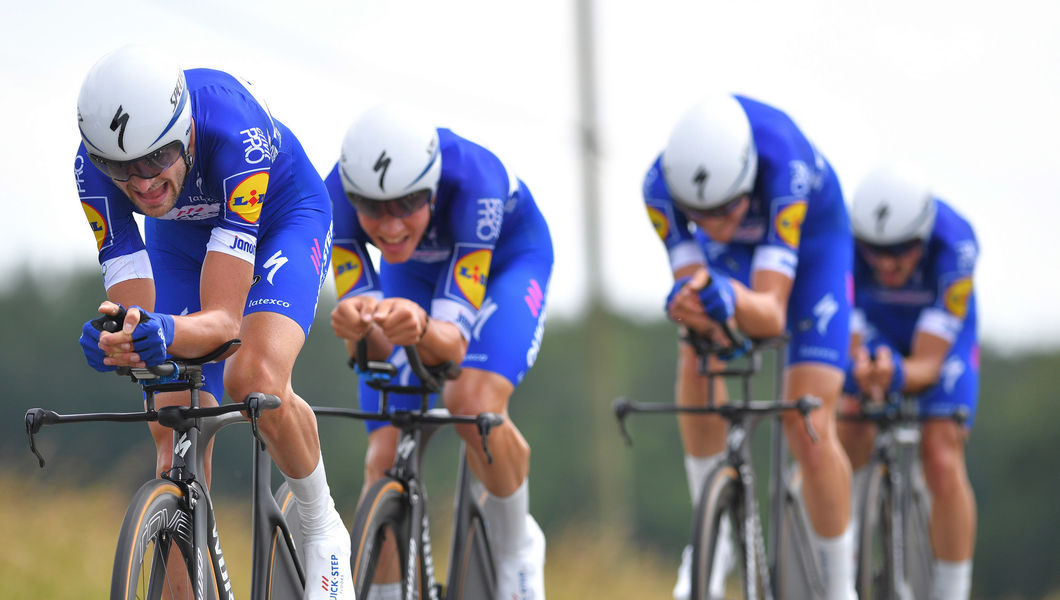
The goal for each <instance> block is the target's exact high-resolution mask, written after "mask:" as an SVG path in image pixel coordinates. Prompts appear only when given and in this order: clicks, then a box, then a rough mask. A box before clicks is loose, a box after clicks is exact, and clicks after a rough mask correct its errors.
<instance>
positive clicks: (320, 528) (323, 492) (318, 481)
mask: <svg viewBox="0 0 1060 600" xmlns="http://www.w3.org/2000/svg"><path fill="white" fill-rule="evenodd" d="M284 477H286V478H287V485H288V486H290V488H291V493H292V494H293V495H294V499H295V502H296V505H295V506H297V508H298V516H299V517H300V518H301V520H302V535H303V536H305V538H306V539H312V538H314V537H318V536H321V535H324V534H325V533H327V531H328V530H329V529H331V528H333V527H335V526H336V524H335V521H336V520H338V527H339V528H342V529H344V527H343V525H342V520H341V519H339V513H338V512H337V511H336V510H335V501H334V500H333V499H332V497H331V489H330V488H328V479H327V475H326V474H325V473H324V457H323V456H321V457H320V458H319V459H317V466H316V468H315V469H313V472H312V473H310V474H309V475H308V476H306V477H303V478H301V479H295V478H293V477H287V476H286V475H284Z"/></svg>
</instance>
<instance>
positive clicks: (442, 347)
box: [416, 319, 467, 365]
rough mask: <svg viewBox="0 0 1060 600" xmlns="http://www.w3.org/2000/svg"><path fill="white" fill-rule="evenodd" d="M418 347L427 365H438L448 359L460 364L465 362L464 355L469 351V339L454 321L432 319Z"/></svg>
mask: <svg viewBox="0 0 1060 600" xmlns="http://www.w3.org/2000/svg"><path fill="white" fill-rule="evenodd" d="M416 347H417V348H418V349H419V351H420V356H421V357H422V358H423V362H424V364H426V365H437V364H441V363H444V362H446V361H451V362H452V363H454V364H457V365H459V364H460V363H462V362H464V355H465V354H466V353H467V340H465V339H464V336H463V335H462V334H461V333H460V329H459V328H458V327H457V326H456V325H454V324H453V323H450V322H449V321H442V320H438V319H431V320H430V322H429V324H428V325H427V329H426V331H424V334H423V339H421V340H420V341H419V343H417V344H416Z"/></svg>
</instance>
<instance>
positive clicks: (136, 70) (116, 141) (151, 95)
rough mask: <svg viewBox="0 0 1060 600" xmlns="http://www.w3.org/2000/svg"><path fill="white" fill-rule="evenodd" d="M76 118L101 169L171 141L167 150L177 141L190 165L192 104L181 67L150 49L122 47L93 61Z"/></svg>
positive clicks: (137, 156) (160, 147)
mask: <svg viewBox="0 0 1060 600" xmlns="http://www.w3.org/2000/svg"><path fill="white" fill-rule="evenodd" d="M77 120H78V126H79V127H80V129H81V139H82V140H83V141H84V142H85V149H86V150H87V151H88V153H89V156H90V157H91V158H92V160H93V162H94V163H95V164H96V165H97V166H98V167H100V169H101V170H103V171H104V173H107V168H108V165H110V164H113V163H121V162H126V161H130V160H134V159H139V158H142V157H145V156H147V155H149V154H152V153H154V152H157V151H159V150H160V149H162V148H164V147H167V146H169V145H170V144H173V145H174V146H172V147H170V148H169V149H170V150H171V149H172V148H173V147H175V146H176V144H175V142H179V143H180V150H181V151H182V152H183V153H184V156H185V161H188V163H189V165H190V161H191V158H190V156H188V154H189V153H188V152H187V149H188V146H189V143H190V139H191V102H190V100H189V98H188V86H187V82H186V81H185V79H184V71H183V70H182V69H181V68H180V65H179V64H178V63H177V62H176V61H175V60H172V59H171V58H169V57H167V56H164V55H162V54H160V53H158V52H157V51H155V50H153V49H151V48H145V47H142V46H126V47H124V48H120V49H118V50H115V51H113V52H111V53H110V54H107V55H106V56H104V57H103V58H101V59H100V60H99V61H98V62H97V63H96V64H95V65H93V67H92V68H91V69H90V70H89V71H88V75H86V76H85V80H84V82H83V83H82V84H81V93H80V94H79V95H78V97H77ZM108 174H110V173H108ZM126 178H127V177H126Z"/></svg>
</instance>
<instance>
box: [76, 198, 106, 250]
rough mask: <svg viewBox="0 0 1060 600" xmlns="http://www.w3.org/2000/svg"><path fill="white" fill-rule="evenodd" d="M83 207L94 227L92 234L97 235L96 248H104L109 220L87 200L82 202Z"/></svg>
mask: <svg viewBox="0 0 1060 600" xmlns="http://www.w3.org/2000/svg"><path fill="white" fill-rule="evenodd" d="M81 208H82V209H84V211H85V216H86V217H88V225H89V226H90V227H92V235H94V236H96V250H97V251H99V250H102V249H103V244H104V242H106V241H107V221H106V220H105V219H104V218H103V215H102V214H100V212H99V211H98V210H96V208H95V207H94V206H92V205H91V204H89V203H87V202H82V203H81Z"/></svg>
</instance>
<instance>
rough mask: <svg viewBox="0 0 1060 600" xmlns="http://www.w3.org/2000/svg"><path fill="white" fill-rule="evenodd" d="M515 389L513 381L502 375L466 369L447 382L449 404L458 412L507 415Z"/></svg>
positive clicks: (450, 409)
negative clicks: (509, 400)
mask: <svg viewBox="0 0 1060 600" xmlns="http://www.w3.org/2000/svg"><path fill="white" fill-rule="evenodd" d="M513 391H514V387H513V386H512V384H511V383H510V382H509V381H508V380H507V379H505V378H504V377H503V376H501V375H498V374H496V373H490V372H487V371H480V370H477V369H465V370H464V372H463V374H461V375H460V377H459V378H457V379H456V380H455V381H452V382H450V383H447V384H446V387H445V394H444V395H445V407H446V408H447V409H449V412H450V413H452V414H454V415H477V414H478V413H481V412H495V413H502V414H503V413H506V412H507V410H508V399H509V398H510V397H511V394H512V392H513Z"/></svg>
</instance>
